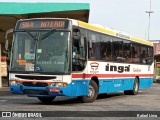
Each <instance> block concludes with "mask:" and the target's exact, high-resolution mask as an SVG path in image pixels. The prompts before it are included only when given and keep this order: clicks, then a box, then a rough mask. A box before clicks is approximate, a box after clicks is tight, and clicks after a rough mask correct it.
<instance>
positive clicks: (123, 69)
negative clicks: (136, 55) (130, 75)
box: [106, 64, 130, 73]
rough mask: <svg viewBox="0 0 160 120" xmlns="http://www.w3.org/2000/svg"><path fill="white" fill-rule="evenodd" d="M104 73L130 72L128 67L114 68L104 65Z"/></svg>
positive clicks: (114, 66)
mask: <svg viewBox="0 0 160 120" xmlns="http://www.w3.org/2000/svg"><path fill="white" fill-rule="evenodd" d="M106 71H117V72H119V73H123V72H130V65H127V66H116V65H109V64H107V65H106Z"/></svg>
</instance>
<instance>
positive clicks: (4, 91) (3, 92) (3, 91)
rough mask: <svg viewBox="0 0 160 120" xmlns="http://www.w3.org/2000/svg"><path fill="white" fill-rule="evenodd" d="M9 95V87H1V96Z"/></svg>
mask: <svg viewBox="0 0 160 120" xmlns="http://www.w3.org/2000/svg"><path fill="white" fill-rule="evenodd" d="M7 95H11V94H10V89H9V87H1V88H0V96H7Z"/></svg>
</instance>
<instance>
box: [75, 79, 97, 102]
mask: <svg viewBox="0 0 160 120" xmlns="http://www.w3.org/2000/svg"><path fill="white" fill-rule="evenodd" d="M97 96H98V86H97V84H96V82H95V81H93V80H91V82H90V85H89V89H88V95H87V96H79V97H78V98H79V99H80V100H81V101H82V102H84V103H91V102H94V101H95V100H96V98H97Z"/></svg>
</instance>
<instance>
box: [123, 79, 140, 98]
mask: <svg viewBox="0 0 160 120" xmlns="http://www.w3.org/2000/svg"><path fill="white" fill-rule="evenodd" d="M138 91H139V81H138V78H137V77H136V78H135V80H134V86H133V90H125V91H124V94H125V95H137V94H138Z"/></svg>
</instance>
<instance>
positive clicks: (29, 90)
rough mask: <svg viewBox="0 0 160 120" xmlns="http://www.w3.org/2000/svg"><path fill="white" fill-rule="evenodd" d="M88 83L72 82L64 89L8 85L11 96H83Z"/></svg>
mask: <svg viewBox="0 0 160 120" xmlns="http://www.w3.org/2000/svg"><path fill="white" fill-rule="evenodd" d="M88 85H89V82H86V81H85V82H83V81H81V82H79V81H78V82H72V83H71V84H68V85H67V86H66V87H56V86H47V87H32V86H24V85H22V84H20V85H10V92H11V93H12V94H21V95H27V96H30V97H38V96H85V95H87V94H88Z"/></svg>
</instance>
